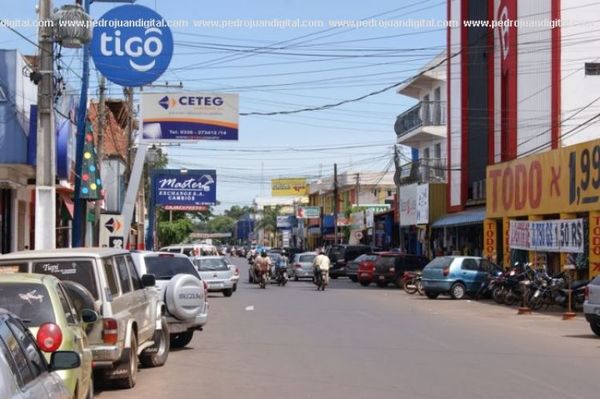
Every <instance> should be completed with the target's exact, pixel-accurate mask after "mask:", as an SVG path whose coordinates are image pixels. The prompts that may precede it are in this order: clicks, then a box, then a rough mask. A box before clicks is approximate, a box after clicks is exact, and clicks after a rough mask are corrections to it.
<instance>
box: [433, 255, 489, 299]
mask: <svg viewBox="0 0 600 399" xmlns="http://www.w3.org/2000/svg"><path fill="white" fill-rule="evenodd" d="M492 270H495V267H494V265H493V264H492V263H490V262H489V261H487V260H485V259H483V258H480V257H477V256H441V257H438V258H435V259H434V260H432V261H431V262H429V264H427V266H425V268H424V269H423V289H424V290H425V295H427V297H428V298H430V299H435V298H437V297H438V295H440V294H449V295H450V296H451V297H452V298H454V299H462V298H464V297H465V296H466V295H468V294H474V293H476V292H477V291H478V290H479V288H480V287H481V285H482V284H483V283H484V282H485V281H486V280H487V277H488V274H489V272H490V271H492Z"/></svg>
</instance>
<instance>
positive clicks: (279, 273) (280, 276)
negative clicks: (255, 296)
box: [275, 267, 288, 287]
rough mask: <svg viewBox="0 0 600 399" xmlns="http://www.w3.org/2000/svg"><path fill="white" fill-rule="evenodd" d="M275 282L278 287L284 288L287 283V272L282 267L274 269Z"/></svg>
mask: <svg viewBox="0 0 600 399" xmlns="http://www.w3.org/2000/svg"><path fill="white" fill-rule="evenodd" d="M275 281H277V285H278V286H280V287H285V285H286V284H287V282H288V275H287V270H286V269H285V268H284V267H278V268H276V269H275Z"/></svg>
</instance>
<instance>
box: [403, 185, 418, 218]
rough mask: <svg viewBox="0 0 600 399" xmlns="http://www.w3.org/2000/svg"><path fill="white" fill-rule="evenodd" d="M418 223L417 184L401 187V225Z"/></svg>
mask: <svg viewBox="0 0 600 399" xmlns="http://www.w3.org/2000/svg"><path fill="white" fill-rule="evenodd" d="M415 224H417V184H409V185H406V186H401V187H400V225H401V226H413V225H415Z"/></svg>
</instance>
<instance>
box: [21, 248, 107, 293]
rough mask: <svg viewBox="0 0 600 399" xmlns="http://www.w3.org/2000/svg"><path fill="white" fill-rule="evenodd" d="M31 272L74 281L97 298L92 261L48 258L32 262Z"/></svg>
mask: <svg viewBox="0 0 600 399" xmlns="http://www.w3.org/2000/svg"><path fill="white" fill-rule="evenodd" d="M32 269H33V273H41V274H51V275H53V276H54V277H57V278H58V279H59V280H63V281H74V282H76V283H79V284H81V285H83V286H84V287H85V288H87V289H88V290H89V291H90V292H91V293H92V295H93V296H94V298H95V299H98V289H97V288H96V276H95V274H94V262H93V261H91V260H78V259H64V258H63V259H48V260H40V261H35V262H33V268H32Z"/></svg>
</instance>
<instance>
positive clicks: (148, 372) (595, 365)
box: [98, 258, 600, 399]
mask: <svg viewBox="0 0 600 399" xmlns="http://www.w3.org/2000/svg"><path fill="white" fill-rule="evenodd" d="M234 262H235V263H237V264H239V265H240V266H241V269H242V270H241V271H242V280H241V281H240V284H239V286H238V291H237V292H236V293H235V294H234V295H233V297H231V298H224V297H223V296H222V295H218V294H211V297H210V306H211V308H210V314H209V323H208V325H207V326H206V328H205V331H203V332H201V333H197V334H196V335H195V337H194V340H193V341H192V343H191V344H190V346H189V348H186V349H183V350H179V351H173V352H171V354H170V356H169V360H168V362H167V364H166V366H164V367H162V368H159V369H142V370H140V374H139V377H138V382H137V386H136V387H135V388H134V389H133V390H129V391H117V390H115V391H103V392H99V393H98V397H99V398H101V399H117V398H169V399H178V398H197V397H210V398H215V399H219V398H232V397H233V398H235V397H240V398H248V399H253V398H261V399H264V398H276V397H284V398H286V399H293V398H325V397H329V398H452V397H461V398H479V397H485V398H502V399H506V398H521V397H532V396H535V397H543V398H545V399H549V398H589V397H595V396H597V395H598V393H599V392H600V382H599V380H598V377H597V373H598V370H600V339H598V338H596V337H595V336H594V335H592V333H591V331H590V329H589V326H588V325H587V323H586V322H585V321H584V320H583V319H582V318H581V317H579V318H578V319H576V320H572V321H562V320H561V319H560V314H559V313H556V314H552V315H532V316H518V315H517V314H516V309H514V308H507V307H504V306H498V305H495V304H491V303H480V302H475V301H468V300H465V301H453V300H450V299H445V298H444V297H440V299H437V300H428V299H426V298H424V297H419V296H418V295H417V296H409V295H406V294H405V293H404V292H402V291H400V290H398V289H392V288H390V289H380V288H377V287H374V286H373V287H369V288H364V287H361V286H360V285H358V284H354V283H352V282H350V281H349V280H347V279H339V280H332V284H331V286H330V289H328V290H326V291H325V292H317V291H316V290H315V287H314V286H313V285H312V284H310V283H308V282H297V283H296V282H293V281H292V282H290V283H288V285H287V286H286V287H277V286H275V285H270V286H269V287H268V288H267V289H266V290H261V289H259V288H258V287H257V286H254V285H249V284H247V272H246V270H247V269H246V263H245V261H243V260H241V259H239V258H234Z"/></svg>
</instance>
